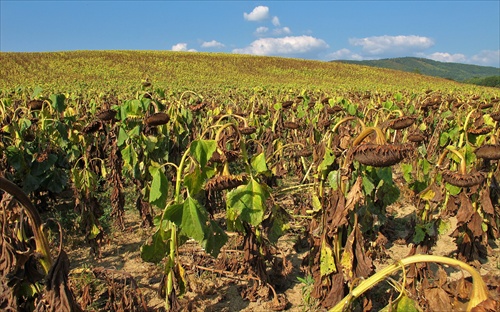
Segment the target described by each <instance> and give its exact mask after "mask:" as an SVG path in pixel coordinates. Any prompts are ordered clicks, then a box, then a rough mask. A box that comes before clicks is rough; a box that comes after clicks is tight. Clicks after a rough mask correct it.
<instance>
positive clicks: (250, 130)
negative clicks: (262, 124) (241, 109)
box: [240, 127, 257, 135]
mask: <svg viewBox="0 0 500 312" xmlns="http://www.w3.org/2000/svg"><path fill="white" fill-rule="evenodd" d="M255 131H257V128H255V127H242V128H240V132H241V133H242V134H246V135H248V134H252V133H255Z"/></svg>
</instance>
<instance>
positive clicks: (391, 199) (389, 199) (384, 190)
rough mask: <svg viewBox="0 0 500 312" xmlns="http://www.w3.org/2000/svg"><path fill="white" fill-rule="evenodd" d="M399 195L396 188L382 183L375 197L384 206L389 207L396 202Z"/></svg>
mask: <svg viewBox="0 0 500 312" xmlns="http://www.w3.org/2000/svg"><path fill="white" fill-rule="evenodd" d="M400 194H401V192H400V191H399V189H398V188H397V186H395V185H394V184H388V183H385V182H384V183H383V184H382V186H380V187H379V188H378V189H377V193H376V196H377V198H378V199H381V200H382V202H383V203H384V205H385V206H389V205H391V204H393V203H395V202H396V201H397V200H398V198H399V195H400Z"/></svg>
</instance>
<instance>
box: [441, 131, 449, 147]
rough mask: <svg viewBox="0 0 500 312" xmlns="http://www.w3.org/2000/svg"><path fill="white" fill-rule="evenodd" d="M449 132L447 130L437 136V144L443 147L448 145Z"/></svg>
mask: <svg viewBox="0 0 500 312" xmlns="http://www.w3.org/2000/svg"><path fill="white" fill-rule="evenodd" d="M448 138H449V134H448V133H447V132H443V133H441V135H440V136H439V146H441V147H444V146H446V145H448Z"/></svg>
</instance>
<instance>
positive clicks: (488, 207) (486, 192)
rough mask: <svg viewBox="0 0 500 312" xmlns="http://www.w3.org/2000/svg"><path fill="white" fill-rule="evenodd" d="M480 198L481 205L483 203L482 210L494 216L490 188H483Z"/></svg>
mask: <svg viewBox="0 0 500 312" xmlns="http://www.w3.org/2000/svg"><path fill="white" fill-rule="evenodd" d="M480 196H481V198H480V203H481V208H483V211H484V212H486V213H487V214H490V215H494V214H495V208H494V207H493V204H492V203H491V197H490V188H489V187H485V188H483V190H482V191H481V194H480Z"/></svg>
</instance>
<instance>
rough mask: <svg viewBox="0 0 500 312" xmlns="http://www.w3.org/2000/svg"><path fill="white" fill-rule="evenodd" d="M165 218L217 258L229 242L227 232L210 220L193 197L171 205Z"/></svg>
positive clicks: (181, 232)
mask: <svg viewBox="0 0 500 312" xmlns="http://www.w3.org/2000/svg"><path fill="white" fill-rule="evenodd" d="M164 216H165V219H167V220H169V221H171V222H173V223H174V224H175V225H177V226H178V227H179V231H180V234H181V235H185V236H187V237H191V238H193V239H194V240H196V241H197V242H199V243H201V245H202V247H203V248H205V250H206V251H207V252H208V253H210V254H211V255H213V256H217V254H218V253H219V251H220V248H222V246H223V245H224V244H225V243H226V241H227V235H226V234H225V232H224V231H223V230H222V229H221V228H220V226H219V225H218V224H217V223H215V222H213V221H212V220H209V217H208V212H207V211H206V209H205V207H203V206H202V205H201V204H200V203H199V202H198V201H197V200H196V199H194V198H192V197H188V198H186V200H185V201H184V202H183V203H181V204H174V205H170V206H169V207H168V208H167V210H166V211H165V214H164Z"/></svg>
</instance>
